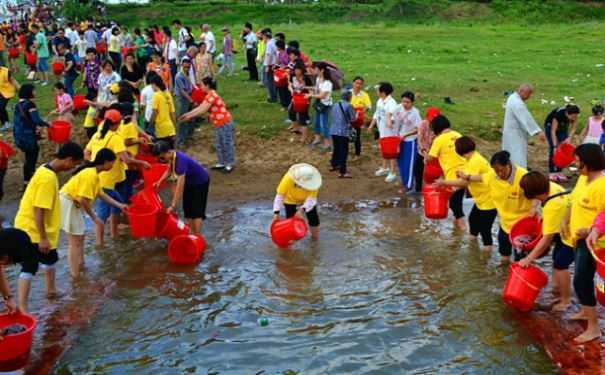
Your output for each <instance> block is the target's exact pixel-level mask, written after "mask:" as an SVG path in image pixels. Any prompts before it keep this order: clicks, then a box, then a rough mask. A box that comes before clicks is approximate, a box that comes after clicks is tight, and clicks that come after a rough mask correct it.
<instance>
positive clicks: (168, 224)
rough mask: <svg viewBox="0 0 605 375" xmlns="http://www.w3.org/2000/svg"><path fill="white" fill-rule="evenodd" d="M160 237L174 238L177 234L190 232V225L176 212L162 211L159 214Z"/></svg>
mask: <svg viewBox="0 0 605 375" xmlns="http://www.w3.org/2000/svg"><path fill="white" fill-rule="evenodd" d="M157 233H158V237H162V238H164V239H167V240H168V241H170V240H172V239H173V238H175V237H177V236H182V235H187V234H189V225H187V224H185V222H184V221H182V220H180V219H179V218H178V217H177V216H176V215H175V214H174V213H169V214H168V213H166V212H161V213H160V214H159V215H158V230H157Z"/></svg>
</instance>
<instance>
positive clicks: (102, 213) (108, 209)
mask: <svg viewBox="0 0 605 375" xmlns="http://www.w3.org/2000/svg"><path fill="white" fill-rule="evenodd" d="M103 192H104V193H105V194H107V195H109V196H110V197H112V198H113V199H115V200H116V201H118V202H120V203H125V201H124V199H123V198H122V196H121V195H120V193H118V192H117V191H116V190H110V189H106V188H103ZM120 212H122V211H121V210H120V209H119V208H117V207H114V206H112V205H110V204H109V203H107V202H105V201H104V200H103V199H101V198H97V201H96V202H95V213H96V214H97V217H98V218H99V219H101V220H102V221H103V222H106V221H107V219H109V217H110V216H111V215H115V214H119V213H120Z"/></svg>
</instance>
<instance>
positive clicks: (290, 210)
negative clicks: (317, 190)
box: [284, 204, 319, 227]
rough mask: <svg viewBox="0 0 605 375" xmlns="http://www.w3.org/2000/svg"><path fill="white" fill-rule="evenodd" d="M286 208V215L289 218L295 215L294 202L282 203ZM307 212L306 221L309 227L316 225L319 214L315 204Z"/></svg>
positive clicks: (317, 224)
mask: <svg viewBox="0 0 605 375" xmlns="http://www.w3.org/2000/svg"><path fill="white" fill-rule="evenodd" d="M284 207H285V208H286V217H287V218H288V219H289V218H291V217H293V216H294V215H296V205H295V204H284ZM306 214H307V221H308V222H309V226H310V227H318V226H319V215H318V214H317V206H315V207H313V209H312V210H311V211H309V212H307V213H306Z"/></svg>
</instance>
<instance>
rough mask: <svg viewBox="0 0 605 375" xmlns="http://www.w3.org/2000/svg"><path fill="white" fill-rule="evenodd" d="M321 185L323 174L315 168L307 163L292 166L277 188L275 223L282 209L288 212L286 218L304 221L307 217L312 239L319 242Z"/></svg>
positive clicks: (274, 201)
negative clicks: (296, 218) (318, 200)
mask: <svg viewBox="0 0 605 375" xmlns="http://www.w3.org/2000/svg"><path fill="white" fill-rule="evenodd" d="M321 183H322V178H321V174H320V173H319V171H318V170H317V168H315V167H314V166H312V165H310V164H307V163H300V164H294V165H293V166H291V167H290V169H289V170H288V172H287V173H286V174H285V175H284V176H283V177H282V179H281V181H280V183H279V185H278V186H277V194H275V199H274V200H273V222H276V221H277V220H279V217H280V212H281V208H282V207H284V208H285V210H286V218H291V217H293V216H295V215H296V216H297V217H299V218H301V219H302V218H303V216H304V215H306V216H307V221H308V223H309V227H311V238H312V239H313V240H317V239H318V238H319V214H318V210H317V195H318V194H319V188H321ZM299 206H300V208H298V207H299ZM297 208H298V209H297Z"/></svg>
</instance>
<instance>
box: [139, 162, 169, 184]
mask: <svg viewBox="0 0 605 375" xmlns="http://www.w3.org/2000/svg"><path fill="white" fill-rule="evenodd" d="M167 170H168V164H162V163H155V164H151V167H150V168H148V169H144V170H143V181H144V183H145V185H144V186H145V187H146V188H151V187H153V184H155V183H156V182H158V181H159V180H160V178H161V177H162V176H163V175H164V173H166V171H167ZM164 186H166V181H165V180H164V182H163V183H162V184H161V186H160V188H163V187H164Z"/></svg>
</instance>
